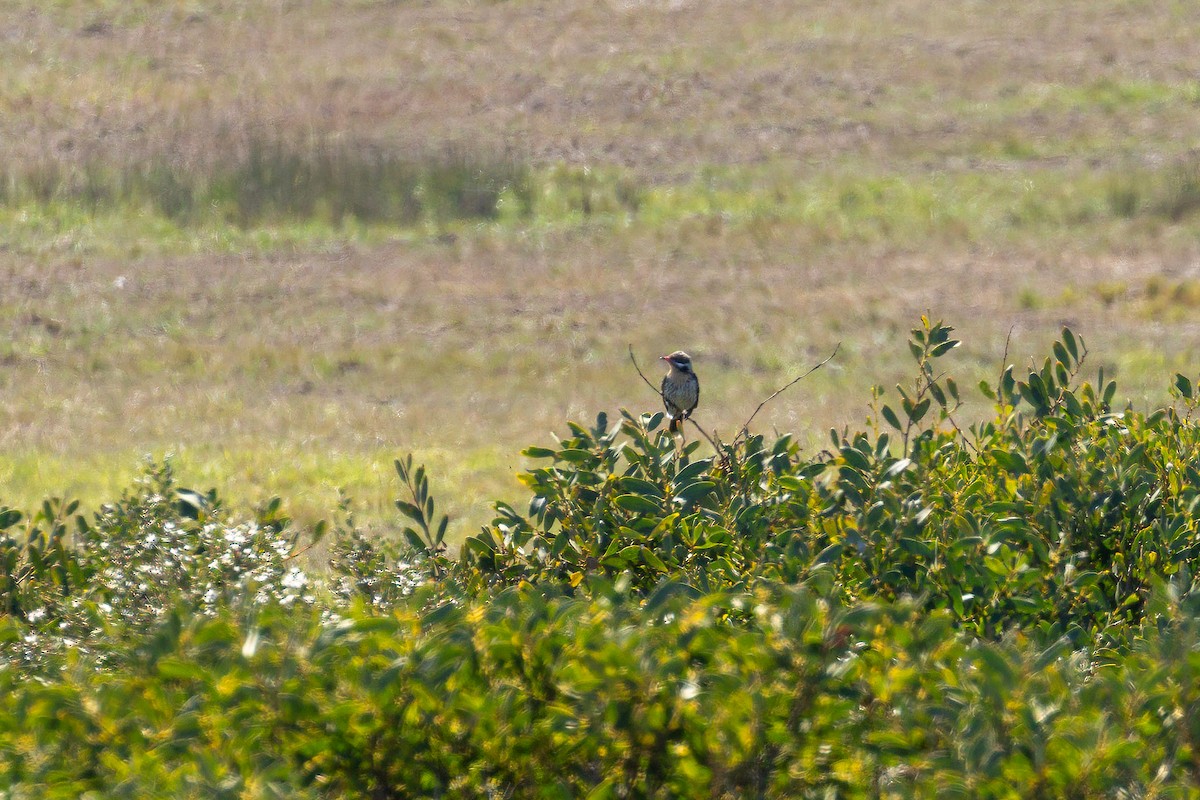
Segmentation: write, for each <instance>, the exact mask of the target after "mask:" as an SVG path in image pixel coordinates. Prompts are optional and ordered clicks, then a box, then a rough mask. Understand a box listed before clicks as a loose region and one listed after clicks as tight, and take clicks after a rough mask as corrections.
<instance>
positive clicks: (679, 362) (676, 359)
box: [658, 350, 692, 372]
mask: <svg viewBox="0 0 1200 800" xmlns="http://www.w3.org/2000/svg"><path fill="white" fill-rule="evenodd" d="M658 358H659V360H660V361H665V362H667V363H668V364H670V365H671V366H672V367H674V368H675V369H677V370H679V371H680V372H691V371H692V357H691V356H689V355H688V354H687V353H685V352H683V351H682V350H676V351H675V352H674V353H671V355H669V356H659V357H658Z"/></svg>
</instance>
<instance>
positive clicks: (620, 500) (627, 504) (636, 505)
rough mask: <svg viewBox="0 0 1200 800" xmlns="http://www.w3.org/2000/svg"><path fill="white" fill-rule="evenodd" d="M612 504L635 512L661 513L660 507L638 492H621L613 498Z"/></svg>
mask: <svg viewBox="0 0 1200 800" xmlns="http://www.w3.org/2000/svg"><path fill="white" fill-rule="evenodd" d="M613 505H615V506H616V507H617V508H620V509H623V510H625V511H632V512H633V513H635V514H661V513H662V508H661V507H660V506H659V505H658V503H655V502H654V501H653V500H650V499H648V498H646V497H643V496H642V495H640V494H622V495H618V496H617V497H614V498H613Z"/></svg>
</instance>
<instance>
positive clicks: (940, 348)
mask: <svg viewBox="0 0 1200 800" xmlns="http://www.w3.org/2000/svg"><path fill="white" fill-rule="evenodd" d="M960 344H962V342H961V341H959V340H958V339H949V340H947V341H944V342H942V343H941V344H939V345H937V346H935V347H934V348H933V349H932V350H930V351H929V356H930V357H931V358H940V357H941V356H944V355H945V354H946V353H949V352H950V351H951V350H953V349H954V348H956V347H958V346H959V345H960Z"/></svg>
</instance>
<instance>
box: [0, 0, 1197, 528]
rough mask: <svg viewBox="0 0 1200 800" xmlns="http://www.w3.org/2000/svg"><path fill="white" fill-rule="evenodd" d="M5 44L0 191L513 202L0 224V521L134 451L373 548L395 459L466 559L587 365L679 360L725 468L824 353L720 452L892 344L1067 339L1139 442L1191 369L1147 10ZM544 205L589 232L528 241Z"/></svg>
mask: <svg viewBox="0 0 1200 800" xmlns="http://www.w3.org/2000/svg"><path fill="white" fill-rule="evenodd" d="M5 11H6V15H7V17H8V18H9V21H10V24H9V26H8V28H7V29H6V36H7V38H8V40H9V42H10V44H11V45H12V46H9V47H5V48H0V74H3V75H4V76H5V77H4V79H3V81H0V108H3V111H4V113H3V114H0V154H2V155H3V157H4V161H3V163H5V164H7V165H8V166H7V168H6V169H7V175H8V176H9V182H10V185H12V186H15V185H16V184H17V183H19V182H20V181H21V180H23V179H24V178H23V176H25V175H27V174H28V169H30V168H32V167H39V166H45V165H53V166H54V168H55V169H62V170H64V171H65V172H67V173H70V171H71V170H72V169H75V170H78V169H83V168H85V167H86V166H87V165H89V164H96V163H100V164H106V165H111V166H112V168H113V169H114V170H116V171H117V172H118V173H119V172H120V170H122V169H135V168H137V167H138V165H139V164H143V163H146V162H147V161H148V160H153V159H162V160H163V161H164V163H168V164H170V165H172V166H173V167H174V168H176V169H179V170H181V173H180V174H185V175H187V174H196V175H205V174H208V173H209V172H212V171H213V170H217V169H218V168H220V167H221V166H222V165H226V166H228V164H229V163H232V162H234V161H236V159H237V158H239V157H240V155H242V154H244V153H246V152H248V148H252V147H253V146H254V143H255V142H258V141H262V139H263V137H264V136H274V135H278V136H280V137H282V138H289V137H292V138H297V139H303V138H304V137H320V138H321V139H322V140H323V141H339V140H344V139H352V140H353V141H356V142H363V143H366V144H367V145H370V146H372V147H384V148H389V149H390V150H391V151H394V152H398V153H401V154H410V153H411V154H418V155H420V154H444V153H448V152H455V151H463V150H464V148H465V149H466V151H467V152H479V153H485V154H499V155H502V156H503V157H505V158H511V159H515V160H519V161H521V162H523V163H527V164H529V165H530V167H531V168H532V169H533V170H534V171H535V172H537V174H538V175H539V176H541V177H540V180H541V183H539V184H538V185H539V187H540V191H541V195H540V196H539V202H540V203H541V204H542V205H541V208H542V211H541V213H540V214H535V215H534V216H533V217H532V218H530V219H516V220H507V221H501V222H497V223H487V224H475V223H467V224H460V225H456V226H453V227H452V228H449V229H447V228H446V227H445V226H435V227H433V228H425V227H422V226H420V225H417V226H416V227H412V226H408V227H402V228H397V227H388V226H387V225H384V226H382V227H379V226H376V227H363V226H354V225H349V226H346V225H341V224H337V223H336V221H328V220H326V221H324V222H322V221H320V220H318V221H317V222H313V221H312V220H306V219H298V220H290V221H282V222H279V223H277V224H271V225H267V224H262V225H259V226H258V227H253V228H251V229H246V228H245V226H244V225H242V226H239V225H228V226H225V227H222V222H221V221H220V220H216V221H209V222H208V223H206V224H208V225H210V227H188V225H187V224H176V223H173V222H171V221H169V220H163V219H161V218H159V217H157V216H155V215H154V214H152V213H148V212H146V210H145V209H144V208H138V207H134V206H114V207H113V208H110V209H103V208H101V209H95V210H92V211H88V212H86V213H84V212H81V211H80V210H79V209H78V208H73V207H72V201H71V199H70V198H67V199H66V200H65V201H63V202H61V203H59V204H53V203H51V204H49V205H47V204H44V203H28V202H24V203H21V204H16V205H12V204H10V206H8V207H7V208H5V209H0V227H3V229H4V230H5V231H6V232H7V234H6V235H7V237H8V240H9V242H10V247H9V248H7V251H6V252H3V253H0V330H3V331H6V332H7V334H8V335H7V336H6V340H5V342H4V343H3V344H2V345H0V360H2V362H3V364H4V365H5V366H4V370H3V371H2V372H0V403H2V406H0V427H2V428H3V430H4V434H5V435H4V441H5V443H6V448H5V457H4V463H3V465H0V479H3V480H4V482H5V484H6V485H7V486H8V491H7V493H6V494H7V496H6V497H5V498H4V499H5V500H6V501H7V502H9V503H16V504H21V505H27V504H29V503H31V502H32V501H33V500H35V499H37V498H39V497H40V496H42V495H43V494H46V493H52V492H62V491H70V492H73V493H81V494H83V495H85V497H86V498H87V499H89V500H98V499H102V498H104V497H106V496H108V495H109V494H111V491H112V489H113V487H114V486H119V485H120V483H121V482H122V481H124V480H126V478H127V477H128V474H129V473H130V472H131V471H132V470H133V469H135V468H136V461H137V457H138V454H140V453H144V452H149V453H156V454H161V453H163V452H167V451H173V452H176V453H178V454H179V458H180V462H181V463H180V472H181V473H182V474H183V476H184V478H185V479H186V480H194V481H196V482H203V483H206V484H208V483H211V484H213V485H217V486H218V487H221V488H223V489H226V490H227V491H229V492H230V493H231V494H232V495H233V496H234V498H235V499H237V500H238V501H239V502H243V503H250V502H253V501H255V500H258V499H261V498H262V497H263V496H264V495H265V494H267V493H270V492H279V493H282V494H284V495H285V497H286V498H288V500H289V503H290V504H292V506H293V510H294V511H296V512H297V513H298V514H299V516H301V517H303V518H306V519H311V518H312V517H314V516H317V515H320V514H322V513H325V512H327V511H328V510H329V509H331V508H332V507H333V506H334V505H335V503H336V491H335V490H336V487H337V486H339V485H341V486H346V487H347V489H348V491H349V492H350V493H351V494H353V495H355V496H356V497H358V498H359V499H360V500H361V501H362V504H363V506H364V513H365V514H366V516H367V517H368V518H369V520H373V521H375V522H376V523H378V524H383V522H384V521H385V520H386V519H387V518H389V516H390V512H389V511H388V504H387V502H388V501H387V499H388V498H389V497H390V496H391V495H393V494H394V493H395V491H396V484H395V482H394V480H392V478H391V476H390V473H389V469H390V467H389V462H390V459H391V457H392V456H393V455H398V454H400V453H402V452H405V451H408V450H414V451H416V452H417V453H418V457H422V456H424V457H425V458H426V460H428V461H429V463H430V467H431V469H432V475H433V480H434V486H433V489H434V491H435V492H437V493H439V494H440V495H441V496H443V497H444V499H445V500H446V501H448V503H447V505H448V506H449V510H450V511H451V512H452V513H453V514H455V515H456V516H458V517H462V518H465V519H466V520H467V521H468V524H471V523H475V522H479V521H481V520H483V519H484V518H485V517H486V508H485V501H486V499H487V498H490V497H493V496H508V497H512V496H514V495H516V494H518V492H517V490H516V488H515V484H514V483H513V482H512V480H511V473H512V472H513V471H514V470H515V469H517V468H519V467H520V459H519V456H517V455H516V453H517V451H518V450H519V448H520V447H521V446H523V445H525V444H530V443H533V442H544V441H546V440H547V439H548V437H549V433H550V431H552V430H562V428H563V422H564V420H566V419H568V418H590V417H592V416H593V415H594V414H595V413H596V412H597V411H600V410H609V411H610V412H611V411H613V410H615V409H616V408H618V407H620V406H627V407H630V408H632V409H650V408H653V407H655V404H656V401H655V398H654V397H652V396H650V394H649V392H648V391H647V390H646V389H645V387H644V386H643V385H642V384H641V382H640V381H639V380H638V379H637V377H636V375H635V374H634V373H633V371H632V368H631V367H630V366H629V365H628V361H627V356H626V345H627V344H628V343H632V344H633V345H634V347H635V349H636V350H637V352H638V353H639V354H640V355H641V357H642V359H643V366H644V367H651V362H652V360H653V357H655V356H657V355H659V353H660V352H667V351H670V350H672V349H675V348H676V347H680V346H682V347H686V348H687V349H688V350H689V351H690V352H692V354H693V356H695V358H696V362H697V369H698V370H699V372H700V375H701V378H702V381H703V385H704V393H703V397H702V406H701V412H702V414H701V415H700V416H699V419H700V420H701V422H702V423H704V424H706V425H707V426H709V427H713V428H716V429H718V430H719V431H721V432H724V433H731V432H732V431H733V429H734V428H735V427H736V425H737V424H738V423H740V422H741V421H742V420H744V419H745V418H746V417H747V416H748V415H749V412H750V411H751V410H752V409H753V407H754V405H755V404H756V403H757V401H758V400H759V399H761V398H762V397H764V396H765V395H766V394H767V393H769V391H770V390H771V389H773V388H775V387H776V386H778V385H779V384H781V383H783V382H784V381H786V380H787V379H788V378H789V377H790V376H791V375H793V374H795V373H796V372H797V371H799V370H801V369H803V368H805V367H806V366H808V365H810V364H812V363H815V362H816V361H817V360H819V359H820V358H822V357H823V356H824V355H826V354H827V353H828V352H829V351H830V350H831V349H832V348H833V346H834V344H835V343H836V342H838V341H841V342H843V347H842V352H841V354H840V356H839V358H838V359H837V361H836V362H835V363H834V364H833V365H831V366H830V367H829V368H827V369H825V370H822V371H820V372H818V373H816V374H814V375H813V376H812V377H810V378H809V379H808V380H806V381H805V382H804V383H802V384H800V385H799V386H797V387H796V388H795V389H793V390H792V391H791V392H789V393H788V394H786V395H784V396H783V397H781V398H780V399H779V400H778V401H776V403H774V404H773V405H772V406H770V407H769V408H768V409H767V410H765V411H764V412H763V414H762V415H760V417H759V419H758V420H757V421H756V422H757V423H758V424H761V427H762V429H763V430H770V429H772V428H774V429H778V430H781V431H797V432H798V434H799V435H800V436H801V437H802V438H803V440H804V441H805V442H806V443H807V444H808V445H809V446H813V447H817V446H820V441H821V440H822V436H823V434H822V433H821V432H822V431H823V430H824V429H826V428H827V427H829V426H831V425H836V426H839V427H840V426H842V425H847V424H849V425H857V424H861V422H862V420H863V419H864V417H865V414H866V401H867V399H868V389H869V387H870V386H871V385H872V384H876V383H881V384H885V385H889V384H891V383H894V382H895V381H896V380H899V379H902V378H904V377H905V376H906V375H907V370H906V368H905V364H904V359H905V357H906V356H905V348H904V345H903V339H904V338H905V335H906V333H907V328H908V327H910V326H911V324H912V323H913V321H914V320H915V318H916V316H917V315H918V314H920V313H922V312H925V311H929V312H931V313H932V314H933V315H935V316H937V317H942V318H944V319H946V320H947V321H949V322H951V323H952V324H955V325H957V326H958V327H959V328H960V329H961V330H962V332H963V334H964V336H965V338H966V342H967V344H966V346H965V347H964V348H963V352H962V353H960V354H958V355H957V356H956V358H957V359H958V361H959V363H960V364H961V368H962V373H963V380H961V381H960V383H962V384H963V385H969V384H971V383H973V382H974V380H977V379H978V378H979V377H982V376H984V375H991V374H993V373H995V371H996V370H997V368H998V366H999V358H1000V354H1001V352H1002V350H1003V347H1004V340H1005V337H1006V335H1007V333H1008V331H1009V329H1010V328H1012V329H1013V331H1014V333H1013V343H1012V348H1011V357H1010V360H1014V361H1017V362H1018V363H1020V362H1023V361H1025V360H1026V359H1027V358H1028V357H1030V356H1034V355H1039V354H1041V353H1042V352H1043V350H1044V348H1045V346H1046V344H1047V343H1048V342H1049V341H1050V340H1051V338H1052V337H1053V336H1054V335H1055V333H1056V330H1057V327H1058V326H1059V325H1060V324H1063V323H1069V324H1070V325H1071V326H1072V327H1073V328H1074V329H1075V330H1076V331H1077V332H1079V333H1081V334H1082V335H1083V336H1084V337H1085V338H1087V340H1088V342H1089V345H1090V347H1091V350H1092V353H1093V361H1094V363H1095V364H1097V365H1098V364H1099V363H1101V361H1104V363H1105V365H1106V371H1109V372H1111V371H1113V370H1116V373H1117V377H1118V379H1119V380H1121V382H1122V385H1123V388H1124V391H1125V393H1127V394H1130V395H1131V396H1133V397H1134V398H1135V399H1136V400H1137V401H1138V402H1141V403H1157V402H1163V401H1164V400H1165V398H1166V388H1167V386H1168V385H1169V383H1170V374H1171V372H1172V371H1173V370H1176V369H1179V370H1184V371H1189V372H1191V371H1194V370H1193V368H1192V365H1194V364H1195V363H1196V361H1197V355H1198V351H1200V327H1198V326H1197V324H1196V323H1195V321H1194V315H1192V314H1190V313H1188V308H1190V305H1189V303H1190V301H1189V300H1188V299H1187V298H1189V297H1190V294H1189V293H1188V292H1187V291H1183V290H1180V291H1175V290H1174V289H1173V288H1169V287H1177V286H1190V285H1191V283H1193V282H1195V281H1197V280H1200V266H1198V264H1200V262H1198V261H1197V256H1198V254H1200V247H1198V246H1197V243H1198V241H1200V240H1198V238H1197V236H1196V233H1197V224H1196V222H1195V219H1194V215H1193V214H1192V211H1191V209H1192V208H1193V206H1192V205H1190V203H1191V202H1192V198H1193V195H1195V194H1197V192H1196V191H1195V189H1194V183H1195V182H1194V181H1192V182H1191V183H1189V181H1188V180H1187V174H1185V173H1183V172H1181V171H1180V169H1177V166H1179V167H1180V168H1182V166H1187V165H1190V164H1193V163H1194V162H1192V161H1190V160H1189V155H1188V151H1189V149H1190V148H1193V147H1195V146H1196V144H1197V141H1198V137H1200V84H1198V82H1197V80H1196V77H1195V72H1194V69H1193V67H1194V64H1196V63H1198V62H1200V30H1198V25H1197V23H1196V21H1195V18H1194V14H1192V13H1191V10H1190V7H1189V6H1188V5H1187V4H1184V3H1173V4H1172V3H1160V4H1154V5H1153V6H1147V5H1145V4H1136V3H1118V2H1105V3H1094V2H1068V3H1060V4H1056V5H1054V6H1044V5H1039V4H1028V3H1017V2H1004V3H990V4H982V3H960V4H950V5H949V6H947V5H946V4H936V3H933V2H929V0H909V1H908V2H902V3H893V4H887V5H886V7H884V6H879V5H878V4H872V3H857V2H856V3H828V4H819V5H817V6H812V5H807V6H806V5H804V4H795V3H785V2H766V3H752V4H745V3H734V2H714V3H693V2H672V3H653V4H652V3H641V2H636V0H634V1H631V2H611V3H584V2H573V1H571V2H556V3H542V2H524V1H523V0H521V1H516V2H507V3H494V4H482V3H468V2H441V3H436V4H424V5H414V4H395V3H368V2H357V3H317V2H312V3H294V2H274V3H238V2H225V3H194V2H192V3H149V2H147V3H133V4H128V3H117V2H115V0H114V1H113V2H99V3H60V4H57V5H55V6H52V7H48V8H47V7H45V6H44V4H40V3H38V4H35V3H31V2H10V3H7V4H6V6H5ZM31 165H32V166H31ZM564 166H566V167H570V168H572V169H568V170H567V171H563V167H564ZM584 167H587V168H588V169H589V170H592V171H593V172H592V174H594V175H599V176H601V177H600V178H598V179H597V181H598V182H597V184H596V187H597V188H596V189H595V191H596V193H597V194H596V195H595V196H596V197H601V196H603V198H609V199H603V198H602V200H601V201H597V202H603V203H609V204H610V205H611V206H612V207H613V208H615V209H616V210H617V211H618V212H620V213H617V214H614V215H609V216H606V217H604V218H602V219H589V218H588V217H587V216H586V215H582V216H581V215H580V214H579V213H577V212H578V208H579V202H578V201H577V200H572V201H570V202H568V203H566V205H565V206H563V205H561V204H559V205H555V203H556V202H558V201H556V200H555V198H554V196H551V195H553V194H554V192H560V193H561V192H562V191H566V190H565V189H564V188H563V187H564V185H571V186H573V185H574V184H573V183H572V182H573V181H575V180H576V179H577V178H579V176H581V175H582V174H583V173H582V172H580V171H579V169H581V168H584ZM564 176H565V177H564ZM564 181H565V182H566V183H565V184H564ZM605 193H608V194H605ZM631 193H638V199H637V202H636V203H634V205H633V206H630V208H636V211H635V212H634V213H632V215H631V216H626V215H625V214H624V212H625V211H627V210H628V209H627V208H626V207H625V206H624V205H623V203H627V202H632V201H627V200H623V199H621V198H625V197H626V196H627V195H631ZM611 198H616V199H615V200H614V199H611ZM560 206H561V207H560ZM289 226H290V227H289ZM448 234H449V235H448ZM1122 287H1123V288H1122ZM1155 287H1159V288H1155ZM1162 287H1168V289H1163V288H1162ZM1173 298H1176V299H1173ZM1177 298H1182V299H1177ZM979 402H980V403H982V400H981V401H979ZM5 470H6V471H5Z"/></svg>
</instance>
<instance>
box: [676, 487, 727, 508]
mask: <svg viewBox="0 0 1200 800" xmlns="http://www.w3.org/2000/svg"><path fill="white" fill-rule="evenodd" d="M716 488H717V485H716V484H715V483H713V482H712V481H696V482H695V483H693V484H689V485H688V486H684V487H683V488H682V489H679V490H677V491H676V492H675V501H676V502H679V503H684V504H686V505H691V504H692V503H696V502H698V501H700V500H702V499H703V498H705V497H707V496H708V495H709V494H710V493H711V492H712V491H713V490H714V489H716Z"/></svg>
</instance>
